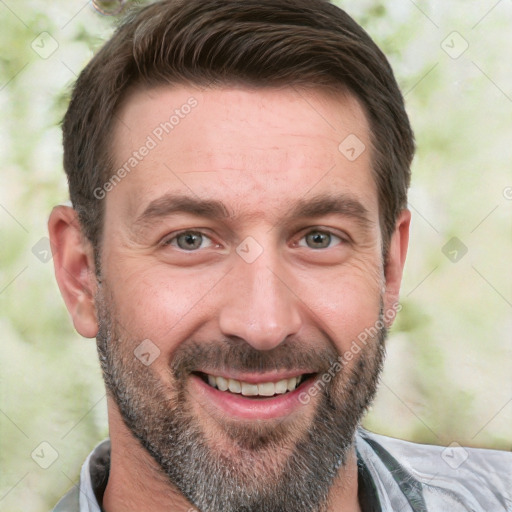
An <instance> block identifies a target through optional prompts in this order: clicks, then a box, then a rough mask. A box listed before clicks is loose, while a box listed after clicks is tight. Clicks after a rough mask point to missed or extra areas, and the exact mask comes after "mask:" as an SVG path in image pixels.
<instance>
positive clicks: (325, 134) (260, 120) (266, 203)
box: [107, 86, 377, 218]
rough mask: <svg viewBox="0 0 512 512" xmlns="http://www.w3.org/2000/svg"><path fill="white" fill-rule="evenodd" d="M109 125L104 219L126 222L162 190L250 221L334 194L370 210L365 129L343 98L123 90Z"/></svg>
mask: <svg viewBox="0 0 512 512" xmlns="http://www.w3.org/2000/svg"><path fill="white" fill-rule="evenodd" d="M117 119H118V120H117V123H116V126H115V131H114V136H113V145H112V152H113V157H114V161H115V168H114V174H116V173H117V174H122V179H120V180H117V179H116V180H115V181H116V184H115V186H114V187H111V191H110V192H109V194H108V200H107V211H108V210H109V209H111V208H116V209H119V208H120V209H121V211H122V213H124V214H126V216H128V217H131V218H134V217H136V216H137V215H138V214H140V212H141V211H142V210H143V209H144V208H145V207H146V206H147V204H148V203H150V202H151V201H153V200H155V199H157V198H158V197H159V196H160V195H162V194H164V193H169V192H172V193H182V194H186V195H189V196H190V195H193V196H196V197H200V198H204V199H219V198H220V199H222V200H225V202H226V203H227V204H230V213H231V214H234V212H232V211H231V210H237V211H239V212H241V211H246V212H247V211H249V210H250V211H251V216H252V218H255V217H257V216H258V214H260V215H261V216H265V215H271V214H276V213H277V212H278V211H280V209H282V208H284V207H285V206H289V205H290V204H291V203H293V201H294V199H299V198H300V199H303V198H304V197H306V196H307V195H308V194H312V195H318V194H321V193H326V192H329V193H333V192H336V191H338V192H341V193H347V192H350V193H352V194H353V195H355V196H357V197H358V198H359V199H360V200H361V201H362V202H364V203H367V204H366V206H367V208H368V206H369V208H368V209H370V210H371V209H372V208H373V207H375V208H376V201H377V199H376V197H377V195H376V188H375V184H374V181H373V178H372V173H371V151H370V147H371V142H370V130H369V126H368V122H367V119H366V116H365V114H364V111H363V109H362V107H361V105H360V104H359V102H358V101H357V100H356V99H355V98H354V97H353V96H352V95H350V94H346V93H345V94H342V93H340V94H339V95H336V96H335V95H333V94H328V93H327V92H325V91H318V90H309V91H307V92H306V91H304V90H299V89H295V88H282V89H247V88H221V89H203V90H201V89H199V88H194V87H186V86H179V87H178V86H174V87H158V88H153V89H150V90H148V89H141V90H137V91H135V92H132V93H131V94H130V95H129V96H128V97H127V98H126V100H125V101H124V103H123V105H122V106H121V108H120V109H119V112H118V114H117ZM359 153H360V154H359ZM354 156H356V158H354ZM120 169H124V170H125V172H121V173H119V172H118V171H119V170H120Z"/></svg>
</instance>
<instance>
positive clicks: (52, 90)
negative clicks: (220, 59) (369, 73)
mask: <svg viewBox="0 0 512 512" xmlns="http://www.w3.org/2000/svg"><path fill="white" fill-rule="evenodd" d="M337 3H338V5H340V6H341V7H343V8H345V9H346V10H347V12H349V14H351V15H352V16H353V17H354V18H355V19H356V20H357V21H359V22H360V23H361V24H362V25H363V26H364V27H365V28H366V29H367V31H368V32H369V33H370V35H371V36H372V37H373V38H374V39H375V40H376V42H377V43H378V44H379V45H380V46H381V47H382V48H383V49H384V51H385V53H386V54H387V55H388V57H389V59H390V61H391V63H392V65H393V67H394V69H395V72H396V75H397V78H398V81H399V83H400V85H401V87H402V90H403V92H404V95H405V100H406V103H407V108H408V112H409V114H410V117H411V120H412V124H413V127H414V129H415V132H416V138H417V144H418V152H417V156H416V159H415V162H414V165H413V184H412V187H411V190H410V208H411V210H412V213H413V223H412V238H411V245H410V250H409V255H408V262H407V264H406V269H405V279H404V283H403V288H402V304H403V310H402V311H401V313H400V314H399V316H398V319H397V323H396V325H395V327H394V328H393V331H392V333H391V335H390V339H389V342H388V360H387V365H386V369H385V372H384V375H383V378H382V382H381V387H380V391H379V395H378V399H377V400H376V402H375V404H374V406H373V408H372V410H371V411H370V414H369V416H368V417H367V418H366V421H365V426H366V427H367V428H369V429H371V430H374V431H376V432H380V433H384V434H387V435H391V436H395V437H401V438H404V439H410V440H413V441H418V442H426V443H435V444H443V445H448V444H450V443H452V442H457V443H459V444H461V445H471V446H482V447H489V448H498V449H505V450H510V449H511V448H512V432H511V425H512V371H511V361H512V340H511V338H512V336H511V332H512V275H511V274H512V273H511V272H510V262H511V261H512V236H511V235H512V229H511V228H512V215H511V213H512V139H511V132H512V130H511V126H510V125H511V119H512V66H511V65H510V55H511V54H512V52H511V50H512V32H511V31H510V27H511V26H512V3H511V2H509V1H498V2H494V1H492V2H466V1H463V0H457V1H441V0H436V1H430V2H426V1H424V2H420V1H417V2H413V1H412V0H397V1H395V2H393V3H391V2H388V5H386V7H384V6H382V5H381V4H380V3H379V2H376V1H373V0H368V1H360V0H358V1H356V0H349V1H338V2H337ZM115 4H116V2H104V5H105V7H106V8H107V9H113V8H115ZM0 23H1V30H0V65H1V67H0V112H1V117H0V126H1V137H0V154H1V174H0V179H1V182H0V183H1V186H0V230H1V231H0V233H1V243H0V327H1V332H2V336H1V337H2V339H1V346H2V355H1V359H0V510H2V511H9V512H15V511H23V512H31V511H40V510H49V509H50V508H51V507H52V506H53V505H54V504H55V503H56V501H58V499H59V498H60V497H61V496H62V495H63V494H64V492H65V491H66V490H67V489H68V488H70V487H71V485H73V483H75V482H76V481H77V479H78V474H79V470H80V466H81V464H82V462H83V460H84V459H85V457H86V456H87V454H88V453H89V451H90V450H91V449H92V448H93V446H94V445H95V444H96V443H97V442H99V441H100V440H102V439H103V438H105V437H106V436H107V435H108V429H107V420H106V401H105V391H104V387H103V382H102V379H101V373H100V370H99V366H98V363H97V360H96V350H95V344H94V341H93V340H85V339H82V338H81V337H80V336H79V335H78V334H77V333H76V332H75V331H74V329H73V327H72V324H71V322H70V319H69V316H68V314H67V311H66V309H65V306H64V303H63V301H62V299H61V297H60V294H59V290H58V288H57V285H56V282H55V280H54V276H53V265H52V261H51V259H50V258H49V255H48V253H47V249H48V241H47V238H46V237H47V229H46V222H47V218H48V214H49V212H50V210H51V207H52V206H53V205H55V204H58V203H60V202H64V201H66V200H67V199H68V192H67V187H66V180H65V176H64V173H63V171H62V166H61V160H62V155H61V134H60V129H59V122H60V120H61V118H62V116H63V114H64V111H65V107H66V101H67V98H68V95H69V91H70V87H71V85H72V83H73V81H74V80H75V78H76V75H77V74H78V73H79V71H80V69H81V68H82V67H83V66H84V65H85V64H86V62H87V61H88V59H89V58H90V57H91V56H92V55H93V53H94V52H95V51H96V50H97V49H98V48H99V46H100V45H101V44H102V41H104V40H105V39H106V38H107V37H108V35H109V34H110V33H111V31H112V27H113V25H114V23H115V17H114V16H104V15H101V14H99V13H97V12H96V11H94V9H93V8H92V6H91V5H90V3H89V2H86V1H82V0H81V1H76V0H67V1H64V0H54V1H53V2H43V1H42V0H17V1H16V2H15V1H14V0H0ZM466 251H467V252H466ZM41 443H48V444H49V445H50V447H49V446H48V445H47V444H44V445H41ZM41 449H44V450H45V453H46V454H50V458H46V459H45V460H44V461H43V462H41V460H40V458H38V457H37V454H38V453H40V451H41ZM53 459H55V460H54V461H53ZM38 462H39V464H38ZM50 462H52V463H51V465H49V467H47V468H46V469H45V468H44V467H41V466H40V464H41V463H42V464H43V466H44V465H48V464H49V463H50ZM440 463H442V461H440Z"/></svg>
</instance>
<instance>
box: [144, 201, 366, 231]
mask: <svg viewBox="0 0 512 512" xmlns="http://www.w3.org/2000/svg"><path fill="white" fill-rule="evenodd" d="M177 213H189V214H192V215H196V216H199V217H206V218H209V219H213V220H222V219H226V218H229V217H232V218H234V217H236V215H235V214H234V213H233V212H230V211H229V209H228V208H227V207H226V205H225V204H224V203H223V202H221V201H218V200H214V199H200V198H197V197H193V196H188V195H176V194H165V195H163V196H162V197H159V198H157V199H155V200H153V201H151V202H150V203H149V205H148V206H147V207H146V208H145V210H144V211H143V212H142V213H141V215H139V216H138V217H137V219H136V220H135V223H134V224H135V225H136V226H141V225H146V224H151V223H152V222H155V221H158V220H159V219H161V218H164V217H168V216H170V215H173V214H177ZM332 214H335V215H341V216H343V217H348V218H352V219H354V220H356V221H357V222H358V224H360V226H361V227H363V228H367V227H369V225H370V224H372V223H373V222H372V221H371V220H370V218H369V212H368V210H367V208H366V207H365V206H364V205H363V204H362V203H361V202H360V201H359V200H358V199H357V198H356V197H354V196H352V195H350V194H344V193H342V194H336V195H332V194H320V195H316V196H313V197H312V198H310V199H304V198H302V199H299V200H298V201H297V202H296V203H295V204H294V205H293V206H292V207H291V208H290V209H289V210H288V212H287V213H286V215H285V218H286V219H300V218H305V217H322V216H325V215H332ZM241 216H243V213H242V215H241ZM246 216H247V217H251V216H252V215H251V214H247V215H246Z"/></svg>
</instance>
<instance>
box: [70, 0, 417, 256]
mask: <svg viewBox="0 0 512 512" xmlns="http://www.w3.org/2000/svg"><path fill="white" fill-rule="evenodd" d="M213 82H214V83H216V84H217V85H219V84H220V85H224V84H225V85H235V84H237V85H246V86H249V87H261V88H267V87H282V86H287V85H289V86H298V87H306V88H311V87H317V88H327V89H330V90H334V91H343V90H348V91H350V92H351V93H353V94H354V95H355V96H356V97H357V98H358V99H359V101H360V102H361V104H362V105H363V107H364V109H365V112H366V115H367V116H368V120H369V123H370V127H371V132H372V133H371V137H372V145H373V147H374V151H373V154H372V166H373V173H374V177H375V180H376V184H377V189H378V197H379V210H380V213H379V214H380V222H381V229H382V233H383V240H384V247H383V250H384V254H386V252H387V246H388V243H389V239H390V237H391V234H392V233H393V231H394V228H395V223H396V219H397V216H398V214H399V212H400V211H401V210H402V209H403V208H405V207H406V203H407V189H408V187H409V182H410V165H411V161H412V158H413V155H414V136H413V133H412V129H411V126H410V124H409V119H408V117H407V114H406V112H405V107H404V102H403V98H402V95H401V93H400V90H399V87H398V84H397V83H396V80H395V78H394V75H393V71H392V69H391V66H390V65H389V63H388V61H387V59H386V57H385V56H384V54H383V53H382V52H381V51H380V49H379V48H378V47H377V45H376V44H375V43H374V42H373V41H372V39H371V38H370V37H369V36H368V34H367V33H366V32H365V31H364V30H363V29H362V28H361V27H360V26H359V25H358V24H357V23H356V22H355V21H354V20H353V19H352V18H351V17H350V16H349V15H348V14H347V13H345V12H344V11H343V10H341V9H340V8H338V7H336V6H335V5H333V4H331V3H329V2H328V1H327V0H208V1H204V0H161V1H157V2H153V3H150V4H149V5H147V6H145V7H142V8H138V9H137V10H135V11H133V12H131V13H130V14H129V15H128V16H127V17H126V19H125V20H124V21H123V23H122V24H121V25H120V27H119V28H118V29H117V30H116V32H115V33H114V35H113V36H112V38H111V39H110V40H109V41H108V42H107V43H106V44H105V45H104V46H103V47H102V49H101V50H100V51H99V52H98V53H97V54H96V55H95V56H94V58H93V59H92V60H91V61H90V62H89V64H88V65H87V67H86V68H85V69H84V70H83V71H82V73H81V74H80V76H79V77H78V80H77V81H76V84H75V86H74V90H73V94H72V98H71V102H70V105H69V108H68V110H67V113H66V115H65V118H64V122H63V135H64V169H65V171H66V174H67V176H68V182H69V191H70V196H71V201H72V204H73V207H74V208H75V209H76V210H77V212H78V216H79V220H80V223H81V225H82V229H83V231H84V234H85V236H87V238H88V239H89V240H90V241H91V243H92V245H93V247H94V248H95V250H96V251H98V248H99V246H100V243H101V233H102V224H103V216H104V205H103V201H102V200H101V199H98V198H97V197H96V196H95V194H94V190H97V189H98V187H101V186H102V185H103V184H104V183H105V182H106V181H108V178H109V176H111V175H112V173H113V171H114V167H113V157H112V155H111V152H110V148H109V143H110V142H111V134H112V132H113V128H114V124H115V121H116V112H117V109H118V107H119V105H120V102H121V101H122V99H123V98H124V97H125V96H126V94H127V91H128V90H129V89H131V88H132V87H135V86H147V87H152V86H155V85H161V84H169V85H172V84H180V85H185V84H192V85H199V86H208V85H209V84H212V83H213ZM340 142H341V141H340Z"/></svg>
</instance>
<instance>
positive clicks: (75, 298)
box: [48, 206, 98, 338]
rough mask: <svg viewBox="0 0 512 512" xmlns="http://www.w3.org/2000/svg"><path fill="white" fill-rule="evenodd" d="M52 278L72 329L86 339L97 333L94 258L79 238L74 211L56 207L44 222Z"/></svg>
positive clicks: (88, 246)
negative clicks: (69, 317) (53, 269)
mask: <svg viewBox="0 0 512 512" xmlns="http://www.w3.org/2000/svg"><path fill="white" fill-rule="evenodd" d="M48 231H49V234H50V243H51V247H52V254H53V263H54V268H55V277H56V278H57V283H58V285H59V289H60V292H61V294H62V297H63V298H64V302H65V303H66V307H67V308H68V311H69V313H70V315H71V317H72V319H73V324H74V326H75V329H76V330H77V331H78V332H79V333H80V334H81V335H82V336H85V337H86V338H94V337H95V336H96V334H97V332H98V322H97V319H96V308H95V304H94V296H95V292H96V278H95V272H94V254H93V250H92V246H91V244H90V242H89V241H88V240H87V239H86V238H85V237H84V236H83V235H82V232H81V229H80V225H79V222H78V218H77V215H76V211H75V210H74V209H73V208H71V207H69V206H56V207H55V208H54V209H53V211H52V213H51V215H50V219H49V221H48Z"/></svg>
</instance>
